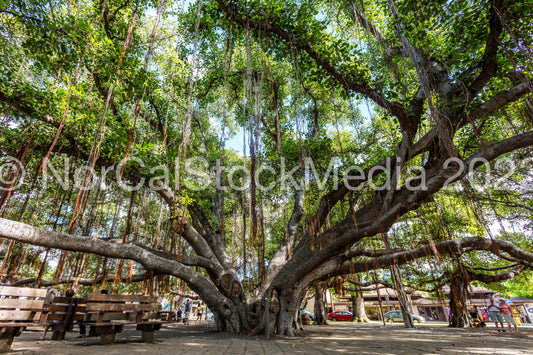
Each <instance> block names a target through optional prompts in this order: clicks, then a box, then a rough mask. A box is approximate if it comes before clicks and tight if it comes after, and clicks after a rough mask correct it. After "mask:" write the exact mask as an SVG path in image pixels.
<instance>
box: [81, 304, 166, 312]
mask: <svg viewBox="0 0 533 355" xmlns="http://www.w3.org/2000/svg"><path fill="white" fill-rule="evenodd" d="M160 309H161V305H160V304H158V303H157V304H154V303H144V304H142V303H141V304H133V303H87V307H86V310H87V311H88V312H91V311H100V312H123V311H126V312H127V311H130V312H138V311H159V310H160Z"/></svg>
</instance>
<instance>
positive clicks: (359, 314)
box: [351, 293, 370, 323]
mask: <svg viewBox="0 0 533 355" xmlns="http://www.w3.org/2000/svg"><path fill="white" fill-rule="evenodd" d="M351 300H352V312H353V315H352V322H357V323H370V319H368V317H367V315H366V312H365V304H364V299H363V297H361V295H360V294H359V293H357V294H356V295H353V294H352V299H351Z"/></svg>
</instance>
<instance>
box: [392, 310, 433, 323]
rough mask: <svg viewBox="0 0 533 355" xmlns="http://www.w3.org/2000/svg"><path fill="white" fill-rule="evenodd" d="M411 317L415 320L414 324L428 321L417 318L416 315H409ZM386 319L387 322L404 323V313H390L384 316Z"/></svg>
mask: <svg viewBox="0 0 533 355" xmlns="http://www.w3.org/2000/svg"><path fill="white" fill-rule="evenodd" d="M409 314H410V315H411V317H412V318H413V322H416V323H424V322H425V321H426V319H425V318H424V317H421V316H417V315H415V314H412V313H409ZM383 316H384V317H385V320H386V321H387V322H403V313H402V311H390V312H387V313H385V314H384V315H383Z"/></svg>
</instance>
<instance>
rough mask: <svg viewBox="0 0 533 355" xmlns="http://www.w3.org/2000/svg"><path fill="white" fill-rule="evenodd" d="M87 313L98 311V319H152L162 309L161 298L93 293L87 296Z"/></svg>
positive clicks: (137, 320)
mask: <svg viewBox="0 0 533 355" xmlns="http://www.w3.org/2000/svg"><path fill="white" fill-rule="evenodd" d="M85 310H86V311H87V313H97V314H98V319H97V320H98V321H103V320H119V319H122V320H131V321H136V322H140V321H142V320H146V319H152V318H155V317H156V316H157V313H158V312H159V311H161V298H160V297H156V296H144V295H107V294H101V293H92V294H89V295H88V296H87V305H86V308H85Z"/></svg>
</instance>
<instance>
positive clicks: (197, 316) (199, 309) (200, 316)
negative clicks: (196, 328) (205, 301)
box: [194, 307, 203, 325]
mask: <svg viewBox="0 0 533 355" xmlns="http://www.w3.org/2000/svg"><path fill="white" fill-rule="evenodd" d="M202 315H203V312H202V307H200V308H198V313H196V322H195V323H194V325H196V324H198V321H200V325H202Z"/></svg>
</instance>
